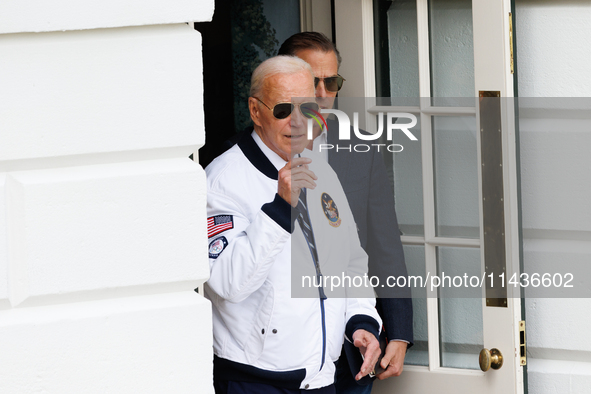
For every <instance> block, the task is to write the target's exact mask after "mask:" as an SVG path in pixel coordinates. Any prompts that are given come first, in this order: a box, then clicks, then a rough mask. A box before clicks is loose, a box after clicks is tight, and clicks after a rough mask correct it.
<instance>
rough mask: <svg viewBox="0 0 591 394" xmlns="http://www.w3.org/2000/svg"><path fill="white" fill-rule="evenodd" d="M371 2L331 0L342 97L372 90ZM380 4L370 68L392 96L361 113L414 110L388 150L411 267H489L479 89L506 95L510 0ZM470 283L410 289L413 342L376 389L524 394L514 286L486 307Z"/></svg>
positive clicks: (416, 270)
mask: <svg viewBox="0 0 591 394" xmlns="http://www.w3.org/2000/svg"><path fill="white" fill-rule="evenodd" d="M374 3H376V4H377V3H380V2H379V1H378V0H374V1H372V0H339V1H338V2H335V24H336V26H335V32H336V37H335V38H336V43H337V46H338V48H339V51H340V52H341V55H342V57H343V64H342V67H341V70H340V73H341V75H343V76H344V77H345V78H346V79H347V84H345V86H344V87H343V89H342V90H341V92H340V93H339V96H340V97H373V95H375V91H376V88H375V86H376V80H375V75H376V73H375V72H374V64H372V63H371V61H370V60H371V59H374V56H373V55H374V53H373V51H374V35H373V21H374V14H373V8H372V7H373V6H374ZM383 3H384V2H382V4H377V7H376V8H377V9H379V10H380V12H385V13H386V16H385V17H384V16H383V15H382V16H381V17H380V16H379V15H378V16H377V18H380V20H381V21H384V20H386V21H387V24H388V30H387V36H388V45H387V46H384V45H381V46H378V47H377V48H376V49H375V50H376V52H377V51H380V53H379V54H378V55H379V57H380V59H382V60H383V58H384V57H387V58H388V60H389V69H388V70H384V69H381V70H380V72H379V73H377V74H378V75H385V74H387V76H388V78H389V81H390V86H389V92H390V96H392V97H391V98H389V99H386V100H383V103H382V105H381V106H380V107H379V108H378V107H377V106H373V107H372V106H371V105H370V106H369V107H368V108H366V110H367V113H368V116H366V119H367V121H366V125H367V127H368V128H369V130H370V131H371V130H372V127H375V124H373V125H372V119H374V120H373V122H374V123H375V116H374V117H372V116H370V115H371V114H373V115H377V113H378V112H387V111H390V112H410V113H413V114H415V115H416V116H417V118H418V120H419V122H418V124H417V126H416V127H415V128H413V133H414V134H415V135H416V136H417V137H418V141H417V142H413V143H409V144H405V146H404V152H403V153H400V154H399V153H395V154H394V155H393V157H392V156H390V157H386V158H385V161H386V163H387V165H388V168H389V170H390V172H391V174H390V175H391V177H392V180H393V184H394V187H395V197H396V210H397V215H398V220H399V223H400V229H401V231H402V233H403V235H402V241H403V244H404V251H405V257H406V261H407V268H408V271H409V275H413V274H414V275H423V276H424V275H425V274H426V273H431V274H432V275H442V274H443V273H444V272H445V274H446V275H451V276H454V275H459V276H463V275H464V274H467V275H468V277H470V276H478V277H480V276H482V274H484V273H487V268H488V267H487V264H488V263H489V261H488V260H485V248H486V247H487V245H488V242H487V240H488V239H489V237H490V234H487V233H486V232H485V231H484V229H483V184H482V171H481V167H482V166H483V165H484V164H486V162H482V158H483V156H482V155H481V151H482V146H481V133H482V132H483V131H481V128H483V127H481V126H482V125H481V119H480V117H481V112H480V109H481V108H480V106H481V104H482V101H481V100H479V99H478V97H479V92H480V91H495V92H499V94H500V96H501V97H511V96H512V92H513V78H512V74H511V72H510V51H509V48H510V46H509V26H508V23H509V12H510V11H511V8H510V1H508V0H502V1H494V2H493V1H489V0H430V1H429V0H416V1H406V0H395V1H393V2H391V4H390V6H389V8H388V7H384V4H383ZM379 30H380V29H379ZM380 31H382V30H380ZM382 34H383V33H382ZM379 42H380V43H383V42H384V40H381V39H380V41H379ZM383 63H384V62H383V61H381V62H380V66H382V65H383ZM349 81H352V83H349ZM378 82H380V81H378ZM380 86H381V85H380ZM384 103H385V104H384ZM500 104H501V116H500V127H499V131H500V132H501V136H502V137H501V140H502V142H501V144H500V145H501V146H500V148H499V150H498V152H496V155H497V156H498V157H499V158H500V160H502V163H501V166H502V170H501V172H502V178H503V179H502V184H503V185H502V186H503V187H502V189H503V190H502V200H501V201H502V206H503V210H502V212H503V213H502V215H503V221H504V226H503V227H502V229H501V230H500V231H502V234H503V238H502V240H501V241H502V242H503V243H504V249H505V250H506V253H505V255H504V257H503V259H502V260H504V261H505V267H504V268H505V269H506V271H507V272H519V243H518V215H517V212H518V211H517V183H516V179H517V178H516V156H515V131H514V130H515V128H514V116H513V109H512V108H511V106H510V105H507V100H505V101H500ZM487 132H488V131H487ZM485 148H487V147H485ZM486 157H488V156H486V155H485V158H486ZM503 221H501V223H502V222H503ZM471 291H472V293H469V294H466V293H462V295H461V297H462V298H458V297H456V298H453V297H454V296H456V295H457V293H454V290H453V289H445V290H441V289H440V290H439V291H438V290H437V289H435V290H431V289H429V288H427V289H420V290H416V289H415V290H413V297H415V298H414V299H413V306H414V322H413V326H414V331H415V346H414V347H413V348H411V349H410V350H409V352H408V353H407V357H406V365H405V368H404V372H403V374H402V375H401V376H400V377H396V378H391V379H388V380H385V381H378V382H376V384H375V385H374V392H376V393H405V392H409V393H411V392H412V393H424V392H438V393H460V394H461V393H474V392H479V393H481V394H488V393H491V394H492V393H499V392H501V393H515V394H521V393H523V382H522V380H523V379H522V377H523V371H522V367H521V366H520V365H519V364H518V361H519V359H518V357H517V356H518V354H517V352H516V350H517V349H518V348H519V346H518V344H519V338H518V335H519V334H518V333H519V330H518V322H519V320H520V318H521V304H520V302H521V300H520V298H519V295H517V298H512V297H511V296H509V297H508V298H507V300H506V303H504V304H503V303H501V306H500V307H495V306H487V302H486V289H484V288H475V289H472V290H471ZM492 304H494V302H493V303H491V305H492ZM482 348H486V349H491V348H498V349H499V350H500V351H501V353H502V354H503V356H504V365H503V366H502V368H500V369H499V370H489V371H487V372H482V371H481V370H480V368H479V363H478V354H479V352H480V350H481V349H482Z"/></svg>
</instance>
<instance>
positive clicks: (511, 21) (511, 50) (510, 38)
mask: <svg viewBox="0 0 591 394" xmlns="http://www.w3.org/2000/svg"><path fill="white" fill-rule="evenodd" d="M509 48H510V52H511V74H513V73H515V63H514V62H513V14H512V13H509Z"/></svg>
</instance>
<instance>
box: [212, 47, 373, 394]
mask: <svg viewBox="0 0 591 394" xmlns="http://www.w3.org/2000/svg"><path fill="white" fill-rule="evenodd" d="M313 81H314V78H313V74H312V70H311V68H310V66H309V65H308V64H307V63H306V62H304V61H303V60H301V59H298V58H295V57H291V56H277V57H275V58H271V59H268V60H266V61H265V62H263V63H262V64H261V65H260V66H259V67H258V68H257V69H256V70H255V71H254V73H253V75H252V80H251V91H250V95H251V97H250V98H249V108H250V114H251V118H252V120H253V123H254V130H253V132H252V133H247V134H245V135H244V137H243V138H242V139H241V140H240V141H239V142H238V144H236V145H235V146H234V147H232V148H231V149H230V150H228V151H227V152H225V153H224V154H223V155H221V156H220V157H218V158H217V159H216V160H214V161H213V162H212V163H211V164H210V165H209V166H208V167H207V169H206V172H207V184H208V199H207V209H208V216H209V218H208V237H209V259H210V260H209V261H210V272H211V275H210V279H209V280H208V282H207V283H206V285H205V294H206V296H207V297H208V298H209V299H210V300H211V302H212V305H213V329H214V353H215V357H214V384H215V388H216V392H217V393H218V394H220V393H259V392H260V393H265V394H267V393H284V394H285V393H292V392H293V393H300V390H308V391H310V392H311V393H312V392H313V393H334V385H333V383H334V372H335V364H334V362H335V361H336V360H337V359H338V357H339V355H340V351H341V346H342V344H343V340H349V341H350V342H353V343H354V344H355V346H357V347H359V348H360V351H361V353H363V354H364V356H365V359H364V362H363V365H362V367H361V369H360V371H359V373H358V374H357V376H356V378H357V379H360V378H362V377H363V376H365V375H367V374H368V373H370V372H371V371H372V370H373V367H374V365H375V363H376V361H377V360H378V357H379V354H380V349H379V343H378V340H377V337H378V335H379V330H380V327H381V320H380V317H379V315H378V314H377V312H376V310H375V308H374V305H375V299H374V298H373V292H371V289H369V293H368V292H367V291H366V292H364V293H355V294H353V293H352V286H350V287H348V288H347V287H339V288H337V289H335V288H334V287H333V288H327V286H325V285H326V283H324V282H325V281H324V279H325V278H328V277H331V278H333V277H338V278H344V277H345V276H347V277H349V278H352V279H353V280H354V278H356V277H359V278H360V277H363V275H364V274H365V273H366V272H367V255H366V254H365V252H364V251H363V249H362V248H361V246H360V244H359V239H358V237H357V232H356V225H355V222H354V220H353V216H352V214H351V211H350V209H349V206H348V203H347V200H346V198H345V194H344V192H343V190H342V188H341V186H340V183H339V182H338V178H337V176H336V174H335V173H334V172H333V171H332V169H331V168H330V166H328V164H327V163H326V162H325V161H324V160H321V159H318V160H316V158H315V156H314V154H313V153H312V152H310V151H308V150H306V151H304V148H305V147H306V145H307V144H308V140H307V135H306V126H307V121H308V118H311V117H312V114H316V115H315V116H317V115H319V114H318V113H317V111H318V106H317V104H316V103H315V101H314V82H313ZM306 97H308V98H307V99H306ZM292 99H293V102H292ZM306 277H307V278H308V279H309V280H308V281H307V282H306V281H305V280H304V279H305V278H306ZM305 283H307V284H308V285H307V287H308V288H306V284H305ZM310 283H312V285H311V286H310ZM327 283H329V284H334V283H335V282H334V281H329V282H327ZM331 290H332V291H331ZM357 290H359V289H357ZM366 290H367V289H366ZM360 294H363V295H368V296H369V297H368V298H361V297H357V296H359V295H360Z"/></svg>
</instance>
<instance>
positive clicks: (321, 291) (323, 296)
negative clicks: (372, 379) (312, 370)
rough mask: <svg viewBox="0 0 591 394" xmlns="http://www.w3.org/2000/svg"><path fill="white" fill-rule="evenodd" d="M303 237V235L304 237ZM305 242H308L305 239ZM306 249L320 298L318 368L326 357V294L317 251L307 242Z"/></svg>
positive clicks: (308, 215) (311, 230)
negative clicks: (320, 346)
mask: <svg viewBox="0 0 591 394" xmlns="http://www.w3.org/2000/svg"><path fill="white" fill-rule="evenodd" d="M306 216H307V217H308V223H310V234H311V235H312V239H313V241H314V245H316V239H315V238H316V237H314V229H313V228H312V221H311V220H310V213H309V212H308V210H306ZM304 238H305V237H304ZM306 243H308V242H307V241H306ZM308 249H309V250H310V254H311V255H312V261H313V262H314V268H316V278H317V279H318V296H319V298H320V315H321V318H322V359H321V362H320V369H319V370H322V367H323V366H324V360H325V358H326V313H325V310H324V300H326V298H327V297H326V294H325V293H324V287H322V271H321V270H320V264H319V263H318V253H317V252H316V250H312V248H310V245H309V244H308Z"/></svg>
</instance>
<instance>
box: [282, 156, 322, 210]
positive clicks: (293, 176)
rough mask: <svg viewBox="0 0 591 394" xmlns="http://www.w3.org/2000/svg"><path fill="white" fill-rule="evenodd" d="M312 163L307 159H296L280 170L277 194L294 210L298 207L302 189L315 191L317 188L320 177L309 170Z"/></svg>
mask: <svg viewBox="0 0 591 394" xmlns="http://www.w3.org/2000/svg"><path fill="white" fill-rule="evenodd" d="M310 163H312V159H309V158H307V157H294V158H293V159H291V160H290V161H288V162H287V164H286V165H285V167H283V168H282V169H280V170H279V184H278V186H277V194H279V195H280V196H281V198H283V199H284V200H285V201H287V202H288V203H289V204H290V205H291V206H292V207H294V208H295V207H296V206H297V205H298V198H299V197H300V191H301V190H302V188H304V187H305V188H308V189H314V188H315V187H316V182H314V181H315V180H316V179H318V177H317V176H316V175H315V174H314V173H313V172H312V171H310V169H309V168H308V164H310Z"/></svg>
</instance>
